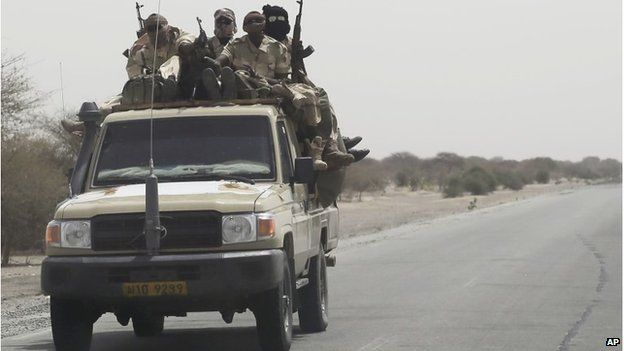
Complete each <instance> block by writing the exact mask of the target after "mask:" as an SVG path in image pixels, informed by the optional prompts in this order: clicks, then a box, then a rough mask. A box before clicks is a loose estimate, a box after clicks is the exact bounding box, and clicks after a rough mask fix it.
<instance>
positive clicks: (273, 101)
mask: <svg viewBox="0 0 624 351" xmlns="http://www.w3.org/2000/svg"><path fill="white" fill-rule="evenodd" d="M281 102H282V100H281V99H279V98H267V99H234V100H180V101H170V102H155V103H154V109H155V110H156V109H164V108H179V107H216V106H236V105H258V104H260V105H279V104H280V103H281ZM151 107H152V106H151V104H149V103H145V104H122V105H116V106H113V112H120V111H129V110H147V109H150V108H151Z"/></svg>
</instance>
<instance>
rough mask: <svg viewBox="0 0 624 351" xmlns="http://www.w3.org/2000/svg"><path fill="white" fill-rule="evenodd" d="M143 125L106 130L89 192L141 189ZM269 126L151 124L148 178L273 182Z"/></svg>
mask: <svg viewBox="0 0 624 351" xmlns="http://www.w3.org/2000/svg"><path fill="white" fill-rule="evenodd" d="M149 124H150V121H149V120H139V121H126V122H117V123H110V124H108V126H107V128H106V131H105V135H104V139H103V141H102V146H101V149H100V152H99V156H98V160H97V163H96V169H95V172H94V177H93V179H94V181H93V185H94V186H102V185H121V184H131V183H143V182H144V179H145V177H146V176H147V174H148V172H149V170H148V161H149V137H150V135H149V134H150V129H149ZM272 150H273V146H272V136H271V129H270V125H269V120H268V119H267V118H266V117H263V116H244V117H243V116H241V117H232V116H228V117H187V118H168V119H154V168H155V169H154V172H155V174H156V175H157V176H158V179H159V181H161V182H173V181H194V180H204V179H211V177H210V176H214V175H239V176H244V177H247V178H251V179H256V180H270V179H274V178H275V171H274V169H275V165H274V161H273V159H274V156H273V151H272Z"/></svg>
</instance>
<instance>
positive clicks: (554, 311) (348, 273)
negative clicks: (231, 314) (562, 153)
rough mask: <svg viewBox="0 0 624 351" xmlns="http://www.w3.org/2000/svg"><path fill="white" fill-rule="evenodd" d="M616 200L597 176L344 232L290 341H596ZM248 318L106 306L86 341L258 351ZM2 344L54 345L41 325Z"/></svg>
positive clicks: (600, 339) (370, 346) (601, 340)
mask: <svg viewBox="0 0 624 351" xmlns="http://www.w3.org/2000/svg"><path fill="white" fill-rule="evenodd" d="M621 204H622V197H621V187H619V186H596V187H591V188H587V189H583V190H578V191H575V192H568V193H560V194H551V195H546V196H541V197H538V198H533V199H529V200H526V201H520V202H516V203H512V204H507V205H503V206H499V207H496V208H490V209H486V210H480V211H475V212H472V213H469V214H466V215H459V216H452V217H447V218H445V219H441V220H436V221H434V222H432V223H428V224H412V225H407V226H403V227H400V228H396V229H393V230H389V231H385V232H383V233H380V234H377V235H374V236H367V237H364V238H358V239H356V240H355V241H349V242H347V241H345V242H343V243H341V246H342V247H341V249H340V250H339V252H338V255H337V256H338V266H337V267H335V268H332V269H331V270H330V276H329V279H330V294H331V296H330V298H331V300H330V308H331V312H330V313H331V314H330V327H329V329H328V330H327V331H326V332H324V333H320V334H301V333H297V334H296V335H295V339H294V342H293V347H292V350H297V351H299V350H315V351H318V350H341V351H342V350H354V351H373V350H436V351H439V350H479V351H484V350H496V351H501V350H527V351H538V350H548V351H568V350H569V351H571V350H579V351H587V350H606V349H607V348H606V347H605V340H606V338H607V337H621V330H622V312H621V311H622V290H621V287H622V280H621V279H622V270H621V262H622V206H621ZM343 244H344V245H343ZM253 325H254V323H253V319H252V318H251V314H249V313H247V314H243V315H237V316H235V321H234V323H233V324H232V325H229V326H226V325H225V324H224V323H223V322H221V320H220V317H219V315H218V314H214V313H197V314H191V315H190V316H189V317H187V318H168V319H167V321H166V324H165V328H166V331H165V333H164V334H163V335H162V336H160V337H158V338H153V339H143V340H139V339H136V338H135V337H134V336H133V334H132V331H131V330H130V328H129V327H127V328H124V327H120V326H119V325H118V324H117V323H116V322H115V321H114V318H112V317H111V316H110V315H109V316H107V317H104V318H102V319H101V320H100V321H98V322H97V324H96V332H95V333H96V334H95V336H94V339H93V347H92V350H97V351H104V350H134V351H142V350H146V351H147V350H149V351H158V350H167V351H171V350H258V347H257V345H256V332H255V328H254V327H253ZM2 348H3V350H52V349H53V346H52V343H51V335H50V333H49V332H48V331H43V332H40V333H35V334H29V335H25V336H21V337H14V338H7V339H4V340H2ZM608 349H609V350H621V347H617V348H614V347H610V348H608Z"/></svg>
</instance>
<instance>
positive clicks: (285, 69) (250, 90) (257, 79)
mask: <svg viewBox="0 0 624 351" xmlns="http://www.w3.org/2000/svg"><path fill="white" fill-rule="evenodd" d="M263 28H264V16H263V15H262V14H261V13H259V12H257V11H252V12H250V13H248V14H247V16H245V19H244V20H243V30H244V31H245V32H247V35H244V36H243V37H241V38H237V39H234V40H233V41H232V42H230V43H229V44H227V45H226V46H225V48H224V49H223V51H222V52H221V54H220V55H219V56H218V57H217V58H216V60H215V61H213V62H212V64H213V66H212V68H211V69H206V70H204V72H203V74H202V80H203V81H204V85H205V88H206V90H207V91H208V95H209V98H211V99H220V98H226V96H223V95H224V94H223V93H225V92H227V93H228V95H229V92H230V91H231V90H233V91H234V98H236V97H238V96H239V95H240V96H241V97H246V98H254V97H257V94H258V90H260V95H261V96H268V94H269V93H270V90H271V85H272V84H277V83H279V80H281V79H285V78H286V77H288V73H289V72H290V58H289V56H288V53H287V50H286V47H285V46H283V45H282V44H280V43H278V42H277V41H276V40H274V39H272V38H270V37H268V36H266V35H264V33H262V30H263ZM230 70H232V71H236V74H235V75H233V74H230ZM219 74H220V75H221V88H220V87H219V85H218V83H217V79H216V77H217V76H218V75H219ZM232 82H234V83H235V84H236V86H235V87H233V88H232V85H231V84H232ZM231 88H232V89H231ZM222 90H223V92H222ZM239 93H240V94H239Z"/></svg>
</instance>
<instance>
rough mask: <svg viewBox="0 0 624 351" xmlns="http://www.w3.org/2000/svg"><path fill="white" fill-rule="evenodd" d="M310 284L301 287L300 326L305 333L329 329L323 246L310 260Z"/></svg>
mask: <svg viewBox="0 0 624 351" xmlns="http://www.w3.org/2000/svg"><path fill="white" fill-rule="evenodd" d="M308 279H309V282H308V285H306V286H304V287H303V288H301V289H299V310H298V312H299V326H300V327H301V331H303V332H305V333H317V332H322V331H325V329H327V324H328V322H329V319H328V315H327V312H328V308H327V307H328V305H327V302H328V294H327V265H326V263H325V254H324V251H323V249H322V248H321V250H320V252H319V254H318V255H317V256H315V257H312V258H311V260H310V271H309V273H308Z"/></svg>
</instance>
